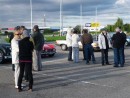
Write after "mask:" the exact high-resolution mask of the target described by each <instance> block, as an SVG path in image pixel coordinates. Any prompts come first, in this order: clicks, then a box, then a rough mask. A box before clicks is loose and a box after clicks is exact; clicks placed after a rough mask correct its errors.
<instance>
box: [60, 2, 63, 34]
mask: <svg viewBox="0 0 130 98" xmlns="http://www.w3.org/2000/svg"><path fill="white" fill-rule="evenodd" d="M62 5H63V0H60V36H62V31H63V15H62Z"/></svg>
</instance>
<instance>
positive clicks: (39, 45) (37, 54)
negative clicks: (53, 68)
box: [32, 25, 44, 71]
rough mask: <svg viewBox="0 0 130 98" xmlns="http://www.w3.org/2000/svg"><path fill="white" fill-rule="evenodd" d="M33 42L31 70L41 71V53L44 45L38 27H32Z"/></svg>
mask: <svg viewBox="0 0 130 98" xmlns="http://www.w3.org/2000/svg"><path fill="white" fill-rule="evenodd" d="M32 38H33V41H34V52H33V70H35V71H41V70H42V63H41V51H42V49H43V45H44V37H43V35H42V34H41V33H40V29H39V27H38V25H35V26H34V27H33V35H32Z"/></svg>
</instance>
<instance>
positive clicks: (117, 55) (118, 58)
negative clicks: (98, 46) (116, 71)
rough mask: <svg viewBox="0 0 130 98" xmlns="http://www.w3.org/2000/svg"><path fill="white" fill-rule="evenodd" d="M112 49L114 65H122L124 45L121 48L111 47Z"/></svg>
mask: <svg viewBox="0 0 130 98" xmlns="http://www.w3.org/2000/svg"><path fill="white" fill-rule="evenodd" d="M113 49H114V64H115V66H118V64H120V66H124V54H123V53H124V52H123V51H124V47H121V48H113Z"/></svg>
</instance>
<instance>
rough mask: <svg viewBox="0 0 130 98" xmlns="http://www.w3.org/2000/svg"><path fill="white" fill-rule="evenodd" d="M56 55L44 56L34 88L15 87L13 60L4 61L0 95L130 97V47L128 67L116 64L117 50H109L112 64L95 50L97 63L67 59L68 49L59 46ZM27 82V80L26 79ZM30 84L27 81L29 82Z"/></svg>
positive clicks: (23, 97)
mask: <svg viewBox="0 0 130 98" xmlns="http://www.w3.org/2000/svg"><path fill="white" fill-rule="evenodd" d="M56 49H57V53H56V55H55V56H54V57H52V58H50V57H44V58H42V64H43V70H42V71H39V72H33V75H34V76H33V77H34V87H33V92H28V91H26V90H27V87H26V88H24V91H23V92H20V93H18V92H17V90H16V89H15V88H14V77H13V71H12V70H11V62H10V61H8V62H7V63H5V64H1V65H0V98H129V96H130V52H129V51H130V47H126V49H125V55H126V64H125V67H124V68H113V51H112V50H110V51H109V62H110V63H111V64H112V65H108V66H101V60H100V55H101V54H100V52H95V57H96V64H92V63H91V62H90V64H89V65H86V64H85V61H83V60H82V59H83V56H82V51H80V62H79V63H73V62H68V61H67V51H61V49H60V47H58V46H57V47H56ZM24 83H25V82H24ZM25 84H26V83H25Z"/></svg>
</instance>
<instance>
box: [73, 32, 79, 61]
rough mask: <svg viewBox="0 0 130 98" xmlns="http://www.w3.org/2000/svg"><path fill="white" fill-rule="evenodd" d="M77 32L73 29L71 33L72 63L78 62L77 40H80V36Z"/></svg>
mask: <svg viewBox="0 0 130 98" xmlns="http://www.w3.org/2000/svg"><path fill="white" fill-rule="evenodd" d="M77 33H78V31H77V30H74V31H73V34H72V54H73V61H74V63H78V62H79V44H78V42H79V41H80V37H79V35H78V34H77Z"/></svg>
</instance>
